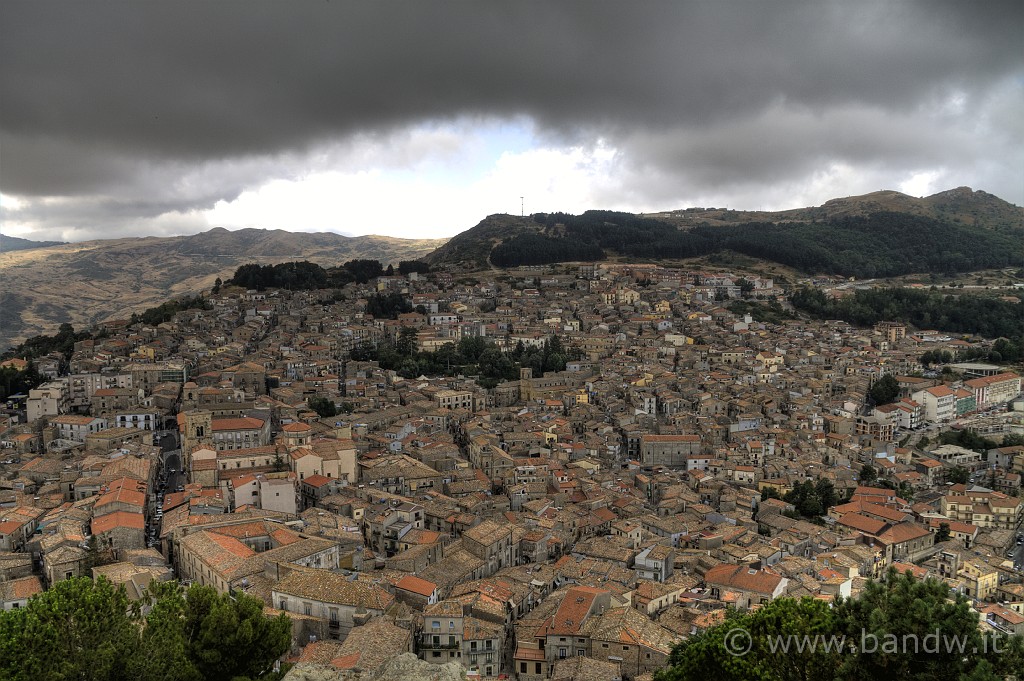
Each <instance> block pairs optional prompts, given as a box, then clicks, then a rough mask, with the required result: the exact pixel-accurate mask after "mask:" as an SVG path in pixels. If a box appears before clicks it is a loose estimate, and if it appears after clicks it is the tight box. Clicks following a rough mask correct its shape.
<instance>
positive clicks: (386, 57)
mask: <svg viewBox="0 0 1024 681" xmlns="http://www.w3.org/2000/svg"><path fill="white" fill-rule="evenodd" d="M1022 27H1024V19H1022V9H1021V4H1020V3H1018V2H1006V3H999V2H975V3H967V2H949V3H940V2H896V3H892V2H822V3H806V2H695V3H689V2H674V3H670V2H656V3H649V2H640V3H636V2H515V3H486V2H442V3H438V2H351V1H345V2H297V3H284V2H255V3H254V2H249V1H246V2H228V1H218V2H181V1H175V2H164V3H150V2H145V3H143V2H99V3H83V2H70V3H62V2H61V3H58V2H47V1H39V0H31V1H30V2H11V1H10V0H8V1H7V2H4V3H3V4H2V5H0V65H2V66H0V152H2V160H0V163H2V165H0V190H2V191H4V192H5V193H7V194H11V195H17V196H28V197H31V196H76V195H77V196H82V197H91V198H92V199H96V198H97V197H106V198H107V199H109V200H110V202H112V204H113V205H139V206H140V208H144V207H145V206H146V205H149V206H151V207H152V206H160V205H163V203H165V202H168V203H173V204H175V205H177V206H178V207H179V210H183V211H187V210H189V209H199V208H202V207H206V206H208V205H210V204H211V202H213V201H216V200H217V199H218V198H227V199H230V198H233V197H234V196H237V195H238V193H239V192H240V191H241V190H242V189H244V188H245V187H247V186H251V184H252V183H253V182H258V181H260V179H261V178H262V179H266V178H269V177H275V176H287V175H290V174H296V173H301V172H302V171H301V168H299V167H298V166H301V164H302V163H303V159H304V158H306V156H304V154H306V153H307V152H308V153H310V154H313V153H315V150H316V149H317V148H318V146H319V145H322V144H325V143H329V142H335V141H337V140H339V139H344V138H345V137H346V136H348V135H351V134H353V133H360V132H365V131H370V132H380V133H385V134H386V133H387V132H388V131H393V130H397V129H399V128H400V127H401V126H404V125H408V124H410V123H416V122H421V121H427V120H444V119H452V118H456V117H462V116H473V115H479V116H487V117H494V116H499V117H501V116H508V117H511V116H517V115H525V116H528V117H529V118H531V119H532V120H533V121H534V122H535V124H536V125H537V126H538V130H539V131H540V132H541V133H542V134H544V135H547V136H550V138H551V139H552V140H558V141H563V142H565V141H567V142H580V141H584V142H585V141H587V140H594V139H596V138H598V137H601V138H604V139H605V140H607V141H608V142H609V143H610V144H612V146H615V147H616V148H618V149H619V150H620V153H621V154H622V156H623V159H622V167H623V168H624V171H625V172H626V173H627V174H626V179H628V178H629V177H639V176H642V175H643V174H644V173H645V172H648V171H651V170H656V171H657V172H658V173H664V174H665V178H667V180H672V178H675V179H674V180H672V181H675V180H678V181H685V182H692V183H694V184H695V185H697V186H698V188H699V187H700V186H702V185H704V184H708V183H714V182H723V181H736V180H737V178H742V177H745V178H746V179H744V180H743V182H748V183H750V182H753V183H756V182H759V181H769V180H770V179H771V176H772V175H774V174H776V173H778V172H779V170H778V168H779V167H780V166H781V167H784V168H787V169H788V170H786V171H785V172H788V173H790V174H792V175H794V176H796V175H799V173H803V172H808V171H809V170H812V169H813V168H814V167H816V166H818V165H819V164H821V163H823V162H828V161H829V160H835V159H842V160H845V161H847V162H858V161H864V160H865V159H866V161H867V162H875V163H877V162H882V161H883V160H885V159H892V160H894V161H895V162H896V164H897V165H900V166H903V167H907V168H913V167H916V164H918V163H926V162H929V163H941V162H946V161H949V162H952V160H953V159H952V158H951V157H950V156H949V154H952V153H959V149H957V150H955V152H954V149H953V148H954V147H958V146H960V144H961V141H959V140H957V141H956V143H955V144H951V145H949V147H950V148H949V149H947V150H946V151H945V152H943V151H942V149H943V146H942V144H944V142H943V140H938V139H935V138H934V137H933V136H928V135H926V134H925V132H927V131H932V133H934V134H938V135H940V136H942V137H948V136H949V135H948V133H949V131H955V130H957V129H958V128H960V127H966V126H975V125H977V120H976V117H977V116H978V115H980V114H982V113H984V109H983V107H984V105H985V103H986V102H988V101H990V100H991V97H992V95H991V93H992V92H993V89H994V88H998V87H1006V83H1007V82H1010V83H1011V84H1015V87H1016V90H1013V92H1015V93H1016V99H1015V98H1014V97H1013V96H1012V95H1011V97H1010V98H1011V101H1012V102H1017V101H1018V100H1019V89H1020V84H1021V80H1020V79H1021V74H1022V57H1021V50H1020V36H1021V33H1022ZM1014 79H1015V80H1014ZM953 97H957V98H960V100H962V101H963V102H964V103H965V105H964V106H965V109H964V110H963V111H958V112H957V111H954V112H952V113H951V114H948V115H947V114H943V112H942V109H943V107H944V106H946V105H947V102H948V101H949V100H950V98H953ZM865 112H866V117H861V118H858V116H859V115H860V114H861V113H865ZM997 113H998V112H997ZM997 118H998V116H996V117H993V118H991V121H995V123H992V124H993V125H997V124H999V123H998V120H997ZM915 119H921V120H927V121H928V122H927V123H926V124H924V125H915V124H914V120H915ZM991 121H990V122H991ZM836 122H843V123H845V124H847V128H845V129H839V128H836V127H834V125H833V124H835V123H836ZM1000 125H1003V126H1007V125H1011V124H1010V123H1008V122H1007V121H1003V122H1002V123H1001V124H1000ZM1013 125H1016V124H1013ZM807 130H809V132H810V134H801V132H802V131H807ZM758 131H761V134H760V135H759V134H758ZM922 131H925V132H922ZM1003 131H1005V127H1004V128H998V127H997V128H995V129H994V131H993V133H992V134H991V135H988V138H989V139H995V138H998V137H999V136H1000V134H1003ZM894 133H899V134H894ZM904 133H905V134H906V136H907V137H906V139H904V138H903V136H902V135H903V134H904ZM1006 134H1010V133H1006ZM768 135H771V136H772V137H771V139H768V138H767V136H768ZM953 136H954V137H956V135H953ZM1009 141H1010V142H1011V143H1012V142H1017V143H1019V142H1020V141H1021V140H1020V139H1019V129H1018V130H1017V131H1016V132H1015V133H1013V134H1011V135H1010V140H1009ZM999 143H1000V144H1001V145H1002V144H1005V143H1006V140H1000V141H999ZM965 144H967V146H968V147H970V143H969V140H968V141H967V142H965ZM976 147H977V145H976ZM1002 148H1003V149H1004V150H1005V146H1004V147H1002ZM985 151H986V150H980V149H978V148H975V150H974V152H973V153H974V154H975V155H978V154H980V153H984V152H985ZM908 154H909V156H908ZM943 154H946V155H943ZM937 155H938V156H940V157H937ZM771 159H774V160H771ZM289 163H292V164H298V166H296V165H289ZM235 164H237V165H238V166H239V167H240V168H241V169H240V170H232V169H231V167H232V166H233V165H235ZM197 168H199V169H200V170H196V169H197ZM202 168H207V169H208V170H209V171H210V172H205V171H203V170H201V169H202ZM213 170H216V171H217V172H212V171H213ZM744 173H749V174H748V175H746V176H745V175H744ZM186 176H190V177H191V178H192V181H191V182H184V183H183V182H182V178H183V177H186ZM197 178H205V181H206V182H205V184H203V186H196V181H197ZM667 180H666V181H667ZM627 191H631V192H636V191H640V190H638V189H636V188H632V189H629V188H627ZM142 194H148V195H153V194H155V196H148V197H147V198H146V199H145V200H142V196H141V195H142ZM119 197H120V199H121V200H122V203H120V204H118V200H119ZM1008 198H1017V197H1008ZM102 203H103V201H102V200H97V201H94V203H93V205H94V206H95V205H100V204H102ZM144 214H145V212H143V213H140V215H144Z"/></svg>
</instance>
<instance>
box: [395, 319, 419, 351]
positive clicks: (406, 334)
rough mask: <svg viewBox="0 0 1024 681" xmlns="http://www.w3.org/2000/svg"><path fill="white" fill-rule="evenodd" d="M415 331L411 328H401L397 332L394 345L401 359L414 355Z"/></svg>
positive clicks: (415, 345) (415, 344)
mask: <svg viewBox="0 0 1024 681" xmlns="http://www.w3.org/2000/svg"><path fill="white" fill-rule="evenodd" d="M416 341H417V339H416V329H414V328H413V327H411V326H403V327H402V329H401V331H399V332H398V342H397V343H395V350H396V351H397V352H398V354H399V355H401V356H402V357H412V356H413V355H415V354H416V347H417V342H416Z"/></svg>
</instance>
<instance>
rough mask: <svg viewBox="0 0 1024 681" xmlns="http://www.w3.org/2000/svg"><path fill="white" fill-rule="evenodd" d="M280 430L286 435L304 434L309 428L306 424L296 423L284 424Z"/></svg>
mask: <svg viewBox="0 0 1024 681" xmlns="http://www.w3.org/2000/svg"><path fill="white" fill-rule="evenodd" d="M281 430H283V431H284V432H286V433H305V432H306V431H307V430H310V427H309V425H308V424H305V423H302V422H301V421H296V422H294V423H286V424H285V425H284V426H283V427H282V428H281Z"/></svg>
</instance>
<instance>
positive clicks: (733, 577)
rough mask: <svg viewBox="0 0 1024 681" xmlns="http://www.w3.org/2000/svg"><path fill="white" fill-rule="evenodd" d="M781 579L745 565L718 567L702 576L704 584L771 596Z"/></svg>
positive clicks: (770, 573)
mask: <svg viewBox="0 0 1024 681" xmlns="http://www.w3.org/2000/svg"><path fill="white" fill-rule="evenodd" d="M782 580H783V577H781V576H779V575H777V574H775V573H774V572H769V571H767V570H752V569H750V568H748V567H747V566H745V565H728V564H726V565H718V566H716V567H713V568H711V569H710V570H708V571H707V572H706V573H705V574H704V582H705V583H706V584H709V585H710V584H714V585H717V586H722V587H726V588H729V589H734V590H739V591H753V592H756V593H761V594H771V593H773V592H774V591H775V589H777V588H778V586H779V584H780V583H781V582H782Z"/></svg>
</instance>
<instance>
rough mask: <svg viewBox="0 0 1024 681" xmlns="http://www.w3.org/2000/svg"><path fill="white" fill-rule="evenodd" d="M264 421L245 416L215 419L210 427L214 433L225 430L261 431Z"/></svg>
mask: <svg viewBox="0 0 1024 681" xmlns="http://www.w3.org/2000/svg"><path fill="white" fill-rule="evenodd" d="M263 423H264V421H263V419H257V418H252V417H251V416H243V417H240V418H231V419H214V420H213V422H212V423H211V424H210V427H211V428H212V429H213V430H214V431H224V430H259V429H260V428H262V427H263Z"/></svg>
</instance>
